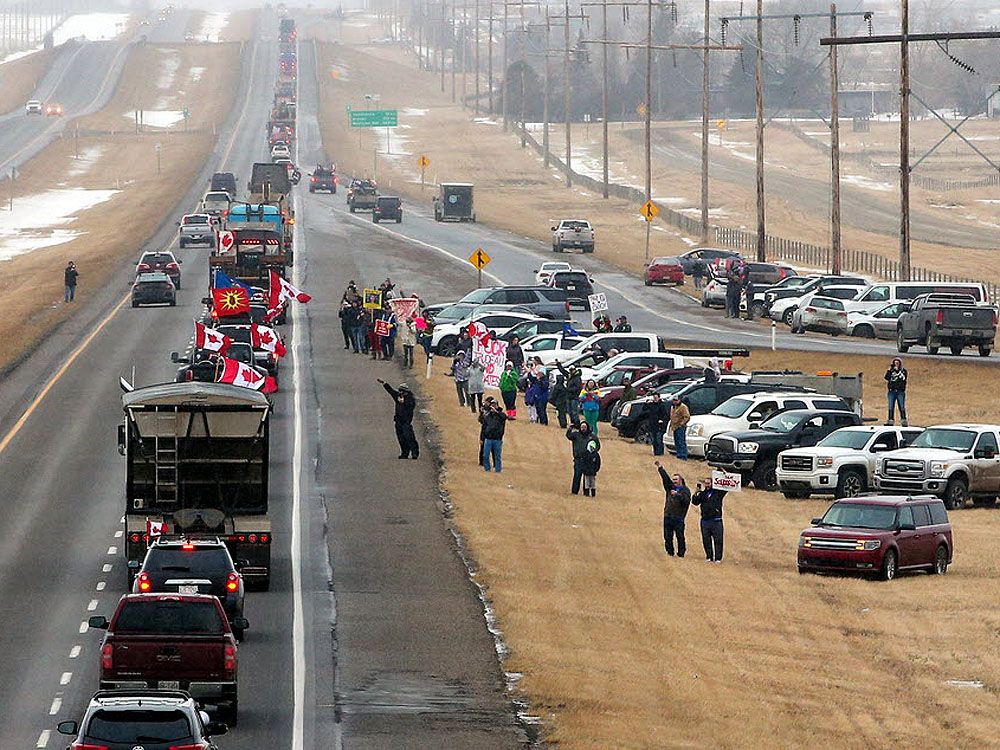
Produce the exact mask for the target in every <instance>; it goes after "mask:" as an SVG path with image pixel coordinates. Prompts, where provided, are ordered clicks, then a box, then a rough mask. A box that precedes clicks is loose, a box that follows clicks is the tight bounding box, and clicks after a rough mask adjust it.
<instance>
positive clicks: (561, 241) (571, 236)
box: [552, 219, 595, 253]
mask: <svg viewBox="0 0 1000 750" xmlns="http://www.w3.org/2000/svg"><path fill="white" fill-rule="evenodd" d="M594 242H595V237H594V228H593V227H592V226H591V225H590V222H589V221H587V220H586V219H563V220H562V221H560V222H559V224H558V225H557V226H554V227H552V252H554V253H562V252H565V251H566V250H571V249H579V250H580V251H581V252H584V253H592V252H594Z"/></svg>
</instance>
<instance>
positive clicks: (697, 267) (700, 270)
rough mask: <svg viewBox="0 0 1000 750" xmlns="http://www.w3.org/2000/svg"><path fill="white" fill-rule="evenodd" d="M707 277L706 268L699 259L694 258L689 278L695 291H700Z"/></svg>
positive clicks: (703, 262)
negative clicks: (692, 280)
mask: <svg viewBox="0 0 1000 750" xmlns="http://www.w3.org/2000/svg"><path fill="white" fill-rule="evenodd" d="M707 275H708V266H707V265H706V264H705V261H704V260H702V259H701V258H695V260H694V263H693V264H692V267H691V277H692V278H693V279H694V288H695V291H701V288H702V287H704V286H705V277H706V276H707Z"/></svg>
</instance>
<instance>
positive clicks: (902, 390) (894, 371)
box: [885, 357, 909, 427]
mask: <svg viewBox="0 0 1000 750" xmlns="http://www.w3.org/2000/svg"><path fill="white" fill-rule="evenodd" d="M906 381H907V374H906V368H905V367H903V360H901V359H900V358H899V357H896V358H895V359H893V360H892V363H891V364H890V365H889V369H888V370H886V371H885V385H886V389H887V394H886V395H887V396H888V398H889V421H887V422H886V424H895V423H896V407H897V406H898V407H899V417H900V419H902V420H903V427H906V426H908V425H909V422H908V421H907V419H906Z"/></svg>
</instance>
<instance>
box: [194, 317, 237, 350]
mask: <svg viewBox="0 0 1000 750" xmlns="http://www.w3.org/2000/svg"><path fill="white" fill-rule="evenodd" d="M232 343H233V340H232V339H231V338H229V337H228V336H227V335H226V334H224V333H219V332H218V331H216V330H215V329H214V328H209V327H208V326H206V325H205V324H204V323H199V322H198V321H195V323H194V345H195V346H196V347H198V348H199V349H204V350H206V351H209V352H218V353H219V354H225V353H226V349H228V348H229V345H230V344H232Z"/></svg>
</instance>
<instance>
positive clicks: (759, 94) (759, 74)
mask: <svg viewBox="0 0 1000 750" xmlns="http://www.w3.org/2000/svg"><path fill="white" fill-rule="evenodd" d="M753 77H754V92H755V97H756V107H757V261H758V262H759V263H763V262H764V261H766V260H767V230H766V227H765V225H764V0H757V61H756V63H755V65H754V76H753Z"/></svg>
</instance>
